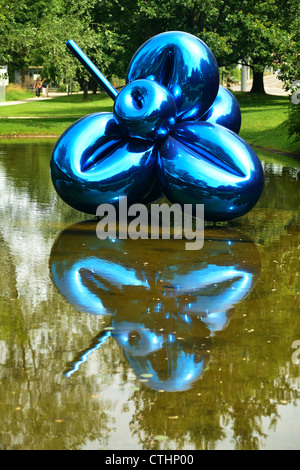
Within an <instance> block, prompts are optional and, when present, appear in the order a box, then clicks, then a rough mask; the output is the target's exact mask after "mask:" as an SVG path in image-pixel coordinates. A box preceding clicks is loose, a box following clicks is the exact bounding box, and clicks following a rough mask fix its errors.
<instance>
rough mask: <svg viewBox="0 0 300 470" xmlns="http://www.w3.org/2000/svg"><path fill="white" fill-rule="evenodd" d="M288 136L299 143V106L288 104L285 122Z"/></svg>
mask: <svg viewBox="0 0 300 470" xmlns="http://www.w3.org/2000/svg"><path fill="white" fill-rule="evenodd" d="M286 125H287V127H288V134H289V136H290V137H293V138H294V140H295V142H299V141H300V104H293V103H291V104H290V108H289V118H288V121H287V122H286Z"/></svg>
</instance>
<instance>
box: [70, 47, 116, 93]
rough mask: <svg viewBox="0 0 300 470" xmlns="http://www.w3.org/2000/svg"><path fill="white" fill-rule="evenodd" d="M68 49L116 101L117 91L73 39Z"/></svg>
mask: <svg viewBox="0 0 300 470" xmlns="http://www.w3.org/2000/svg"><path fill="white" fill-rule="evenodd" d="M66 45H67V47H68V48H69V49H70V51H71V52H72V53H73V54H74V55H75V57H76V58H77V59H78V60H79V62H81V64H82V65H83V66H84V67H85V68H86V69H87V70H88V71H89V72H90V74H91V75H92V76H93V78H94V79H95V80H96V82H97V83H99V85H100V86H101V87H102V88H103V89H104V90H105V91H106V93H107V94H108V95H109V96H110V97H111V99H112V100H114V101H115V99H116V97H117V96H118V92H117V90H116V89H115V88H114V87H113V86H112V85H111V84H110V83H109V81H108V80H107V79H106V78H105V77H104V75H103V74H102V73H101V72H100V70H99V69H98V68H97V67H96V65H95V64H93V62H92V61H91V60H90V59H89V58H88V56H87V55H86V54H85V53H84V52H83V51H82V50H81V49H80V47H79V46H78V45H77V44H76V42H75V41H73V39H69V41H67V42H66Z"/></svg>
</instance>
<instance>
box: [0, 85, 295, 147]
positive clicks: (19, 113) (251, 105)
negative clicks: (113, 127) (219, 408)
mask: <svg viewBox="0 0 300 470" xmlns="http://www.w3.org/2000/svg"><path fill="white" fill-rule="evenodd" d="M235 96H236V97H237V99H238V101H239V103H240V106H241V110H242V128H241V132H240V135H241V137H242V138H243V139H245V140H246V141H247V142H248V143H249V144H250V145H252V146H253V147H257V148H264V149H267V150H269V151H272V150H273V151H280V152H286V153H291V154H296V155H299V154H300V143H299V142H298V143H295V142H294V141H293V139H291V138H289V137H288V131H287V128H286V126H285V125H284V122H285V121H286V120H287V109H288V103H289V99H288V98H287V97H284V96H273V95H264V96H261V95H252V94H250V93H241V92H237V93H235ZM112 105H113V102H112V100H111V99H110V98H109V97H107V95H106V94H104V93H100V94H97V95H92V94H89V98H88V100H86V101H85V100H83V95H82V94H75V95H71V96H62V97H56V98H53V99H51V100H46V101H42V100H41V101H33V102H28V103H24V104H20V105H13V106H1V107H0V138H5V137H9V136H15V137H17V136H59V135H60V134H62V133H63V132H64V130H65V129H67V127H68V126H69V125H70V124H72V123H73V122H74V121H76V120H77V119H79V118H80V117H82V116H85V115H87V114H90V113H94V112H99V111H111V110H112Z"/></svg>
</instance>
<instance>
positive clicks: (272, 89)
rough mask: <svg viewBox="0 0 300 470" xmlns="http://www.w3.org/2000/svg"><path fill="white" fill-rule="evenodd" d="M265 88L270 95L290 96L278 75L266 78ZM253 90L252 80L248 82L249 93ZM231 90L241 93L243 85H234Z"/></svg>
mask: <svg viewBox="0 0 300 470" xmlns="http://www.w3.org/2000/svg"><path fill="white" fill-rule="evenodd" d="M264 86H265V92H266V93H267V94H268V95H277V96H288V95H289V93H288V92H287V91H285V90H284V88H283V82H282V81H281V80H279V78H278V77H277V75H275V74H273V75H266V76H265V77H264ZM251 88H252V80H248V81H247V91H250V90H251ZM231 89H232V90H233V91H241V84H240V83H239V84H236V85H232V86H231Z"/></svg>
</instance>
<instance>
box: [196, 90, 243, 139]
mask: <svg viewBox="0 0 300 470" xmlns="http://www.w3.org/2000/svg"><path fill="white" fill-rule="evenodd" d="M200 120H201V121H206V122H210V123H212V124H220V125H221V126H224V127H226V128H227V129H230V130H231V131H233V132H235V133H236V134H238V133H239V132H240V128H241V122H242V116H241V109H240V105H239V103H238V101H237V99H236V98H235V96H234V95H233V94H232V93H231V92H230V91H229V90H227V88H224V87H223V86H222V85H220V87H219V91H218V94H217V97H216V99H215V101H214V102H213V104H212V106H211V108H210V109H209V110H208V111H207V113H205V114H204V116H202V117H201V119H200Z"/></svg>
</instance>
